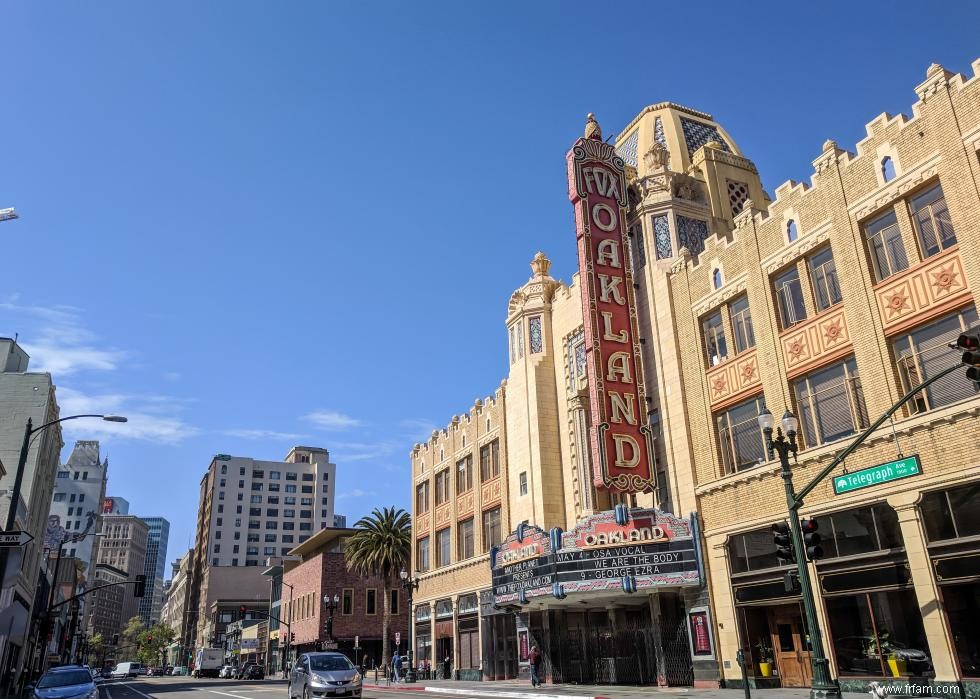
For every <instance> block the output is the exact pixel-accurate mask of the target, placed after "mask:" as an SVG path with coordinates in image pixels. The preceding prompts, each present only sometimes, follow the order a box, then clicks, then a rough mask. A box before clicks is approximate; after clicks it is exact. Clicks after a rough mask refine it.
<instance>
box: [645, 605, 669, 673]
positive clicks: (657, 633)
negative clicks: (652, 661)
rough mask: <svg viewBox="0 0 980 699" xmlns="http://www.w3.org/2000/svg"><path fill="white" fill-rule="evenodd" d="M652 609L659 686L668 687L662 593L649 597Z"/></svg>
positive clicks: (652, 627)
mask: <svg viewBox="0 0 980 699" xmlns="http://www.w3.org/2000/svg"><path fill="white" fill-rule="evenodd" d="M647 602H648V603H649V607H650V628H651V629H653V655H654V657H655V658H656V660H657V686H658V687H666V686H667V673H666V672H665V669H666V667H667V656H666V655H665V654H664V634H663V627H662V626H661V621H660V593H659V592H653V593H651V594H650V596H649V597H647Z"/></svg>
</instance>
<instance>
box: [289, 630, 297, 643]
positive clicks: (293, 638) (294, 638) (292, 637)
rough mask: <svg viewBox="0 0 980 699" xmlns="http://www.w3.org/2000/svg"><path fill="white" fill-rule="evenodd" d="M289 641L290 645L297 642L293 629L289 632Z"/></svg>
mask: <svg viewBox="0 0 980 699" xmlns="http://www.w3.org/2000/svg"><path fill="white" fill-rule="evenodd" d="M289 643H290V645H292V644H294V643H296V634H295V633H293V632H292V631H290V632H289Z"/></svg>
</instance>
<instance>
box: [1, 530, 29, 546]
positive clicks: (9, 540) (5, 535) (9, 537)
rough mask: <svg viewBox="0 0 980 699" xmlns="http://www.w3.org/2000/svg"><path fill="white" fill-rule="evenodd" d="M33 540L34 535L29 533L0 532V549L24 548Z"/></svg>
mask: <svg viewBox="0 0 980 699" xmlns="http://www.w3.org/2000/svg"><path fill="white" fill-rule="evenodd" d="M33 540H34V535H33V534H31V533H30V532H0V548H13V547H15V546H24V545H25V544H27V543H28V542H30V541H33Z"/></svg>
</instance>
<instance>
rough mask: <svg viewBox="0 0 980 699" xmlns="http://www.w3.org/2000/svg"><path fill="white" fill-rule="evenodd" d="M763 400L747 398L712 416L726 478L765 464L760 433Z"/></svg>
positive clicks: (764, 451)
mask: <svg viewBox="0 0 980 699" xmlns="http://www.w3.org/2000/svg"><path fill="white" fill-rule="evenodd" d="M763 405H764V404H763V402H762V397H761V396H760V397H758V398H750V399H749V400H747V401H745V402H744V403H739V404H738V405H735V406H732V407H731V408H729V409H728V410H726V411H724V412H723V413H719V414H718V415H716V416H715V422H716V426H717V429H718V447H719V450H720V452H721V462H722V466H723V468H724V471H725V473H726V474H728V473H734V472H735V471H742V470H744V469H747V468H752V467H753V466H757V465H758V464H760V463H762V462H763V461H765V455H766V450H765V445H764V444H763V441H762V431H761V430H760V429H759V421H758V417H759V412H760V411H761V410H762V408H763Z"/></svg>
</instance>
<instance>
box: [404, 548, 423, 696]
mask: <svg viewBox="0 0 980 699" xmlns="http://www.w3.org/2000/svg"><path fill="white" fill-rule="evenodd" d="M399 575H400V577H401V579H402V588H403V589H404V590H405V594H406V595H408V639H407V640H408V672H406V673H405V681H406V682H414V681H415V663H414V662H412V659H413V658H414V656H415V652H414V651H415V641H414V638H413V634H412V629H413V628H414V627H415V616H414V615H415V611H414V610H413V609H412V593H413V592H415V590H417V589H419V578H418V574H416V575H415V576H409V574H408V571H407V570H405V569H404V568H402V571H401V573H400V574H399Z"/></svg>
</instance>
